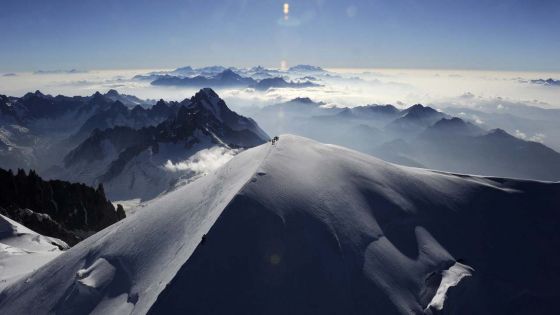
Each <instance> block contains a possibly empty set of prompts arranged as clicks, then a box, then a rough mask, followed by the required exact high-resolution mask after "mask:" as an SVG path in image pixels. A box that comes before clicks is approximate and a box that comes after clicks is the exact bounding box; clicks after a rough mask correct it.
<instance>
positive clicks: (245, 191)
mask: <svg viewBox="0 0 560 315" xmlns="http://www.w3.org/2000/svg"><path fill="white" fill-rule="evenodd" d="M559 193H560V184H558V183H541V182H531V181H515V180H508V179H496V178H483V177H475V176H468V175H453V174H447V173H439V172H433V171H429V170H421V169H415V168H408V167H401V166H397V165H393V164H389V163H386V162H383V161H381V160H379V159H376V158H374V157H371V156H368V155H364V154H361V153H357V152H355V151H351V150H348V149H345V148H342V147H338V146H332V145H323V144H320V143H317V142H314V141H311V140H308V139H305V138H301V137H296V136H290V135H281V136H280V139H279V141H277V142H276V144H274V145H272V144H270V143H266V144H263V145H261V146H258V147H256V148H253V149H249V150H246V151H244V152H242V153H240V154H239V155H237V156H236V157H234V158H233V159H232V160H231V161H230V162H229V163H227V164H226V165H224V166H223V167H222V168H220V169H218V170H217V171H215V172H213V173H212V174H209V175H208V176H206V177H203V178H201V179H199V180H197V181H194V182H192V183H190V184H188V185H186V186H184V187H182V188H179V189H177V190H175V191H173V192H171V193H169V194H167V195H164V196H162V197H160V198H158V199H157V200H154V201H153V202H151V203H149V204H147V205H146V207H145V208H144V209H142V210H141V211H138V212H137V213H136V214H135V215H134V216H131V217H129V218H127V219H125V220H123V221H120V222H118V223H116V224H115V225H113V226H111V227H109V228H107V229H105V230H103V231H101V232H99V233H98V234H96V235H94V236H92V237H91V238H88V239H87V240H85V241H83V242H82V243H80V244H78V245H77V246H75V247H73V248H72V249H70V250H68V251H67V252H65V253H64V254H62V255H61V256H59V257H58V258H57V259H56V260H53V261H52V262H50V263H49V264H47V265H45V266H44V267H42V268H41V269H40V270H38V271H37V272H35V273H33V274H31V275H30V276H29V277H28V279H27V280H26V281H21V282H18V283H16V284H14V285H12V286H10V287H8V288H6V289H5V290H4V291H3V292H2V295H1V297H0V313H6V314H11V313H36V312H52V313H62V314H68V313H103V314H129V313H130V314H144V313H148V312H150V313H151V314H179V313H181V314H200V313H205V314H208V313H211V314H223V313H243V314H323V313H329V314H342V313H344V314H366V313H368V314H369V313H380V314H421V313H425V312H426V313H432V312H436V311H438V312H439V311H443V312H446V313H453V314H508V313H511V311H512V310H516V311H520V313H522V314H531V312H532V311H533V313H534V311H535V310H537V311H538V312H540V313H547V312H548V313H552V312H554V311H555V309H556V300H557V299H558V298H559V297H560V296H559V294H558V293H557V290H555V288H556V285H557V283H558V281H560V275H559V274H558V273H557V272H556V271H555V266H558V263H559V262H560V257H559V256H560V255H558V253H557V248H558V247H559V245H560V232H559V231H558V229H556V226H557V224H558V222H560V214H559V213H558V209H560V201H559V200H558V198H557V197H556V196H558V194H559ZM528 223H531V224H528ZM541 257H546V259H541ZM442 279H443V280H442ZM519 305H521V306H523V308H521V307H518V306H519Z"/></svg>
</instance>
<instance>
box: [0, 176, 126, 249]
mask: <svg viewBox="0 0 560 315" xmlns="http://www.w3.org/2000/svg"><path fill="white" fill-rule="evenodd" d="M0 192H1V193H0V213H1V214H3V215H6V216H7V217H9V218H11V219H13V220H15V221H18V222H20V223H22V224H23V225H25V226H26V227H28V228H30V229H32V230H34V231H36V232H38V233H40V234H43V235H46V236H52V237H56V238H59V239H61V240H63V241H65V242H66V243H68V244H69V245H75V244H76V243H78V242H79V241H81V240H83V239H84V238H86V237H87V236H89V235H91V234H93V233H95V232H97V231H99V230H102V229H103V228H105V227H107V226H109V225H111V224H113V223H115V222H117V221H119V220H121V219H123V218H124V217H125V213H124V210H123V208H122V207H121V206H120V205H119V206H118V207H117V209H115V207H114V206H113V204H111V202H109V200H107V198H106V197H105V192H104V190H103V186H102V185H99V186H98V187H97V189H94V188H92V187H89V186H86V185H84V184H78V183H69V182H65V181H60V180H49V181H45V180H43V179H41V177H39V176H38V175H37V174H36V173H35V171H33V170H30V171H29V173H28V174H26V172H25V171H24V170H22V169H19V170H18V171H17V173H15V174H14V173H13V172H12V171H11V170H8V171H6V170H3V169H0Z"/></svg>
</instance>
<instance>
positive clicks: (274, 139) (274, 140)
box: [272, 136, 280, 145]
mask: <svg viewBox="0 0 560 315" xmlns="http://www.w3.org/2000/svg"><path fill="white" fill-rule="evenodd" d="M278 139H280V138H278V136H276V137H274V138H272V145H274V144H275V143H276V142H278Z"/></svg>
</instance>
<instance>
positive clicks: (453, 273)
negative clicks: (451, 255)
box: [426, 262, 474, 311]
mask: <svg viewBox="0 0 560 315" xmlns="http://www.w3.org/2000/svg"><path fill="white" fill-rule="evenodd" d="M473 271H474V269H473V268H471V267H469V266H467V265H463V264H461V263H459V262H456V263H455V264H454V265H453V266H451V267H450V268H449V269H447V270H444V271H443V272H442V274H441V275H442V278H441V283H440V285H439V288H438V289H437V291H436V294H435V295H434V297H433V298H432V301H431V302H430V304H428V306H427V307H426V310H428V309H430V307H432V308H435V309H436V310H439V311H441V310H442V309H443V303H444V302H445V298H446V297H447V290H449V288H451V287H454V286H456V285H457V284H459V282H460V281H461V280H462V279H463V278H464V277H470V276H471V275H472V272H473Z"/></svg>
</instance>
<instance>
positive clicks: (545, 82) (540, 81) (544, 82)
mask: <svg viewBox="0 0 560 315" xmlns="http://www.w3.org/2000/svg"><path fill="white" fill-rule="evenodd" d="M530 82H531V83H533V84H541V85H547V86H560V80H554V79H552V78H549V79H537V80H531V81H530Z"/></svg>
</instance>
